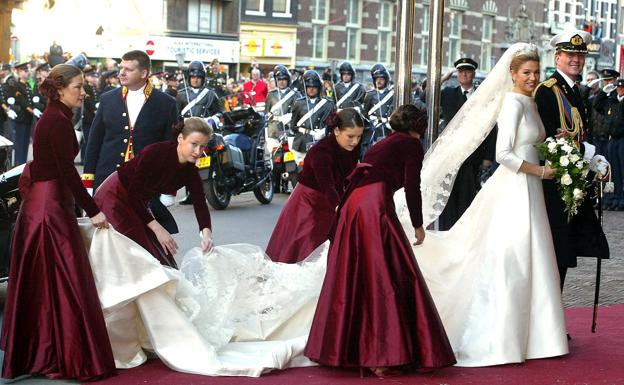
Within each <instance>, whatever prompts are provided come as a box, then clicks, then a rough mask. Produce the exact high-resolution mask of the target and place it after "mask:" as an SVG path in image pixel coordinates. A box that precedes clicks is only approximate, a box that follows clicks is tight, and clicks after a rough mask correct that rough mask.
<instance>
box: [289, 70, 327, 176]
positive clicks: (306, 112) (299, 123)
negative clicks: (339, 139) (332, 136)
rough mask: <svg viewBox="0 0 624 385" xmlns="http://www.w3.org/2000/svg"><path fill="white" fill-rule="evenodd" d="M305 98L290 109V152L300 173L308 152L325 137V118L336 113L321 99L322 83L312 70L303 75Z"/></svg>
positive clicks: (298, 100) (324, 99) (297, 101)
mask: <svg viewBox="0 0 624 385" xmlns="http://www.w3.org/2000/svg"><path fill="white" fill-rule="evenodd" d="M302 81H303V85H304V90H305V96H304V97H302V98H299V99H297V100H296V101H295V103H294V104H293V108H292V130H293V132H294V133H295V136H294V138H293V141H292V144H291V145H290V149H291V151H293V152H294V154H295V160H296V161H297V166H298V170H299V171H301V168H302V167H303V161H304V158H305V155H306V154H307V152H308V150H310V148H312V146H313V145H314V144H315V143H316V142H317V141H319V140H321V139H322V138H324V137H325V134H326V128H327V124H326V123H325V120H326V119H327V117H328V116H329V115H330V114H331V113H332V112H335V111H336V105H335V104H334V102H333V101H331V100H329V99H327V98H323V97H321V90H322V87H323V86H322V84H323V83H322V82H321V77H320V76H319V74H318V73H317V72H316V71H314V70H307V71H306V72H305V73H304V74H303V78H302Z"/></svg>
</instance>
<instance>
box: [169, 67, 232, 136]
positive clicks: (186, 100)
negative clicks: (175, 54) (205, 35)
mask: <svg viewBox="0 0 624 385" xmlns="http://www.w3.org/2000/svg"><path fill="white" fill-rule="evenodd" d="M205 80H206V70H205V69H204V64H203V63H202V62H200V61H192V62H191V63H190V64H189V66H188V84H187V87H185V88H183V89H181V90H180V91H178V96H176V104H177V107H178V114H179V115H180V116H182V117H183V118H188V117H191V116H198V117H201V118H208V117H210V122H211V124H212V125H213V126H216V125H218V122H219V117H220V116H221V114H222V113H223V112H225V107H224V106H223V103H221V101H220V100H219V97H218V96H217V94H216V93H215V91H214V90H213V89H212V88H210V87H208V86H207V85H206V84H204V83H205Z"/></svg>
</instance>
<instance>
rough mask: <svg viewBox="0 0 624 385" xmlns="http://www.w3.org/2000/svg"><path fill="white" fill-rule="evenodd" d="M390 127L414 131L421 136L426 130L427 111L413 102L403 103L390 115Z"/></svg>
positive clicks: (400, 130)
mask: <svg viewBox="0 0 624 385" xmlns="http://www.w3.org/2000/svg"><path fill="white" fill-rule="evenodd" d="M390 127H392V129H393V130H394V131H399V132H408V131H415V132H417V133H419V134H420V136H423V135H425V131H427V111H425V110H421V109H420V108H418V107H416V106H415V105H413V104H404V105H402V106H400V107H399V108H397V109H396V110H395V111H394V112H393V113H392V115H390Z"/></svg>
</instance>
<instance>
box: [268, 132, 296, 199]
mask: <svg viewBox="0 0 624 385" xmlns="http://www.w3.org/2000/svg"><path fill="white" fill-rule="evenodd" d="M288 137H289V135H288V133H287V132H283V133H282V134H281V135H280V137H279V139H278V140H277V141H276V142H277V145H276V146H275V147H273V149H272V151H271V161H272V162H273V179H274V181H275V187H274V188H275V190H276V192H280V191H281V192H283V193H287V192H289V191H290V189H289V187H288V184H289V183H290V184H291V185H292V187H293V188H295V186H296V185H297V174H298V167H297V162H296V161H295V154H294V153H293V152H292V151H290V146H289V144H288V143H289V142H288Z"/></svg>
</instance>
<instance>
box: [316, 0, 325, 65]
mask: <svg viewBox="0 0 624 385" xmlns="http://www.w3.org/2000/svg"><path fill="white" fill-rule="evenodd" d="M313 4H314V14H313V15H312V16H313V17H312V58H314V59H319V60H325V58H326V57H327V23H328V19H329V0H313Z"/></svg>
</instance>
